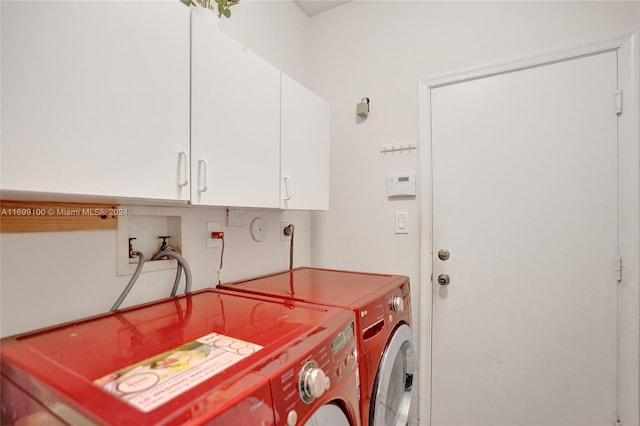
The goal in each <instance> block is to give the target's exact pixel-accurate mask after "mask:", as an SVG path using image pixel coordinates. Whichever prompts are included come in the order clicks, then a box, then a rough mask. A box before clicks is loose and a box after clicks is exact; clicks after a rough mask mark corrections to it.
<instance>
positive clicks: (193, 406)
mask: <svg viewBox="0 0 640 426" xmlns="http://www.w3.org/2000/svg"><path fill="white" fill-rule="evenodd" d="M354 324H355V320H354V315H353V313H352V312H350V311H348V310H344V309H332V308H325V307H322V308H319V307H318V306H317V305H312V304H306V303H300V302H295V301H291V300H282V299H280V300H277V299H274V298H269V297H262V296H253V295H239V294H237V293H235V294H231V293H229V292H225V291H218V290H202V291H198V292H194V293H191V294H188V295H185V296H180V297H175V298H171V299H165V300H161V301H158V302H154V303H149V304H145V305H140V306H136V307H132V308H129V309H124V310H122V311H118V312H115V313H110V314H105V315H100V316H97V317H93V318H88V319H84V320H80V321H75V322H71V323H67V324H63V325H60V326H55V327H50V328H46V329H42V330H37V331H34V332H29V333H25V334H21V335H17V336H12V337H7V338H5V339H2V341H1V342H0V345H1V346H0V362H1V375H0V381H1V386H2V394H1V401H2V419H1V420H2V424H3V425H14V424H15V425H34V424H51V425H56V424H72V425H76V424H104V425H125V424H130V425H183V424H190V425H200V424H207V425H214V426H232V425H233V426H236V425H239V424H243V425H244V424H246V425H256V426H272V425H287V426H294V425H315V424H321V423H317V422H318V421H324V419H336V420H335V421H336V423H335V424H336V425H338V424H340V425H342V424H344V425H348V426H354V425H358V424H360V422H359V413H358V405H357V404H358V393H357V360H356V353H357V347H356V341H355V337H354V334H355V332H354V330H355V326H354ZM329 421H333V420H329ZM339 421H342V422H343V423H339ZM324 424H334V423H326V422H325V423H324Z"/></svg>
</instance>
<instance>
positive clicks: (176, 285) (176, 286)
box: [171, 265, 182, 297]
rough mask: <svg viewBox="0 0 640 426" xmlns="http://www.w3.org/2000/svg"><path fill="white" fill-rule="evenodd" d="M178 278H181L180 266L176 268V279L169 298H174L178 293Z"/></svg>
mask: <svg viewBox="0 0 640 426" xmlns="http://www.w3.org/2000/svg"><path fill="white" fill-rule="evenodd" d="M180 277H182V266H181V265H178V267H177V268H176V278H175V279H174V280H173V287H171V297H173V296H175V295H176V293H177V292H178V284H180Z"/></svg>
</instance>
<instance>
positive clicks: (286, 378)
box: [271, 312, 358, 426]
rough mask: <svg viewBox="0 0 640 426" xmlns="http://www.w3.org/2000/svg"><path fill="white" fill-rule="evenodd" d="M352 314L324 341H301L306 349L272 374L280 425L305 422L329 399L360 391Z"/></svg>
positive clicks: (293, 424)
mask: <svg viewBox="0 0 640 426" xmlns="http://www.w3.org/2000/svg"><path fill="white" fill-rule="evenodd" d="M349 314H350V316H351V320H350V321H349V322H348V323H344V324H343V325H341V327H340V328H338V329H334V330H333V331H332V332H331V333H330V334H328V333H327V335H326V337H325V338H324V340H322V341H320V342H317V343H316V344H312V343H311V341H312V339H305V340H303V341H301V344H300V345H298V347H299V348H302V349H306V350H303V351H301V352H300V354H299V356H297V357H292V358H290V359H289V360H288V361H287V363H286V364H285V365H283V366H282V368H280V369H279V371H278V373H277V374H275V375H274V376H272V379H271V380H272V383H271V384H272V393H273V404H274V411H275V412H276V424H278V425H286V426H295V425H302V424H304V423H305V421H306V419H308V418H309V416H311V415H312V414H313V412H314V411H315V410H317V408H318V407H320V406H322V405H323V404H325V403H326V402H327V401H331V400H334V399H340V398H343V397H344V396H345V394H347V395H348V394H353V395H355V394H354V393H353V392H357V378H356V370H357V357H358V353H357V347H356V339H355V323H354V321H353V314H352V313H351V312H349ZM325 331H326V332H329V330H325ZM304 343H307V344H308V345H305V344H304ZM289 355H292V354H291V351H289ZM351 388H353V389H351ZM356 399H357V398H356Z"/></svg>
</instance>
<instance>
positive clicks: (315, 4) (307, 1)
mask: <svg viewBox="0 0 640 426" xmlns="http://www.w3.org/2000/svg"><path fill="white" fill-rule="evenodd" d="M293 1H294V3H295V4H297V5H298V6H300V9H302V10H303V11H304V13H306V14H307V15H309V16H313V15H317V14H318V13H322V12H326V11H327V10H329V9H333V8H334V7H338V6H340V5H343V4H345V3H347V2H349V0H342V1H339V0H293Z"/></svg>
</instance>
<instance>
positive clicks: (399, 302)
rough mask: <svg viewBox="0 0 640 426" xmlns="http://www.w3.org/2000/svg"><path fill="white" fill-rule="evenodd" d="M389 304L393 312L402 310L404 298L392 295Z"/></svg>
mask: <svg viewBox="0 0 640 426" xmlns="http://www.w3.org/2000/svg"><path fill="white" fill-rule="evenodd" d="M391 306H392V307H393V311H394V312H398V313H402V312H404V299H403V298H402V297H400V296H393V299H391Z"/></svg>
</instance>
